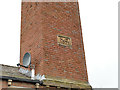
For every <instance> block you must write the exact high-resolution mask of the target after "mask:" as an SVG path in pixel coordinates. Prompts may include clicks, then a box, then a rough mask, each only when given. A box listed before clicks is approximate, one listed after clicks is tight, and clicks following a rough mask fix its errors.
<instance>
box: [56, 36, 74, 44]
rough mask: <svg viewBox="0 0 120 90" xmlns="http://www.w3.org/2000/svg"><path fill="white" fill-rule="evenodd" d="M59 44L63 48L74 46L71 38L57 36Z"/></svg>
mask: <svg viewBox="0 0 120 90" xmlns="http://www.w3.org/2000/svg"><path fill="white" fill-rule="evenodd" d="M57 42H58V44H59V45H63V46H72V40H71V38H70V37H67V36H63V35H57Z"/></svg>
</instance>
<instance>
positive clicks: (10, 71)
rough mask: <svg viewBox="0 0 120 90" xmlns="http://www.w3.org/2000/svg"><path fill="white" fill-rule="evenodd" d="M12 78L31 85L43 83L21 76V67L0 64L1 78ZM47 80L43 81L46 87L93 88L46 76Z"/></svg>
mask: <svg viewBox="0 0 120 90" xmlns="http://www.w3.org/2000/svg"><path fill="white" fill-rule="evenodd" d="M2 77H3V78H6V77H10V78H11V79H12V80H18V81H25V82H31V83H35V82H38V83H41V84H42V82H41V81H39V80H31V79H30V78H29V77H27V76H25V75H23V74H21V73H20V72H19V67H15V66H8V65H4V64H0V78H2ZM45 77H46V80H44V81H43V84H44V85H46V86H47V85H48V86H57V87H65V88H91V86H90V85H89V83H88V82H82V81H75V80H69V79H62V78H56V77H50V76H45Z"/></svg>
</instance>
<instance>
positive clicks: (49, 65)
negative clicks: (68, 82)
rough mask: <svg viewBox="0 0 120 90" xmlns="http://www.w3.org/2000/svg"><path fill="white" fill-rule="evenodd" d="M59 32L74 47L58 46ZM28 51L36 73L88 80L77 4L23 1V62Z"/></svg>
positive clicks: (21, 50) (21, 54) (21, 48)
mask: <svg viewBox="0 0 120 90" xmlns="http://www.w3.org/2000/svg"><path fill="white" fill-rule="evenodd" d="M58 35H62V36H65V37H68V38H71V40H72V46H65V45H59V44H58V41H57V36H58ZM26 52H29V53H30V54H31V60H32V61H31V63H32V64H35V69H36V74H42V75H43V74H44V75H46V76H52V77H56V78H57V77H58V78H59V77H61V78H66V79H74V80H81V81H88V76H87V69H86V61H85V52H84V46H83V38H82V30H81V22H80V16H79V9H78V3H76V2H49V3H47V2H22V18H21V47H20V62H21V64H22V59H23V56H24V54H25V53H26Z"/></svg>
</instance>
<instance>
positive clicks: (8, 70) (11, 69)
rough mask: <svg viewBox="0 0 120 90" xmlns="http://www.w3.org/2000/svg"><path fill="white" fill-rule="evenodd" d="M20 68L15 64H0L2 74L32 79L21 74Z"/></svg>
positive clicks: (0, 73) (0, 74)
mask: <svg viewBox="0 0 120 90" xmlns="http://www.w3.org/2000/svg"><path fill="white" fill-rule="evenodd" d="M18 69H19V68H18V67H15V66H8V65H4V64H0V76H10V77H16V78H24V79H30V78H29V77H27V76H25V75H23V74H21V73H20V72H19V70H18Z"/></svg>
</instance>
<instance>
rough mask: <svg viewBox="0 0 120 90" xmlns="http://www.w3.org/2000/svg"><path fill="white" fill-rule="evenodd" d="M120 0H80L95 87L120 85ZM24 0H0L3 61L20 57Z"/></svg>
mask: <svg viewBox="0 0 120 90" xmlns="http://www.w3.org/2000/svg"><path fill="white" fill-rule="evenodd" d="M118 1H119V0H79V8H80V16H81V23H82V32H83V40H84V48H85V55H86V62H87V70H88V76H89V82H90V84H91V85H92V87H93V88H105V87H106V88H117V87H118ZM20 21H21V1H20V0H1V1H0V64H6V65H11V66H16V64H17V63H19V57H20Z"/></svg>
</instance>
